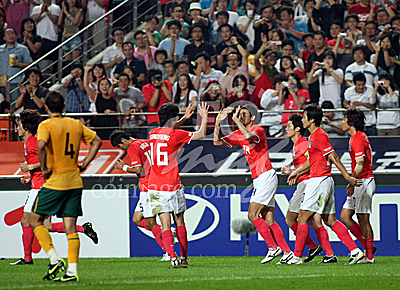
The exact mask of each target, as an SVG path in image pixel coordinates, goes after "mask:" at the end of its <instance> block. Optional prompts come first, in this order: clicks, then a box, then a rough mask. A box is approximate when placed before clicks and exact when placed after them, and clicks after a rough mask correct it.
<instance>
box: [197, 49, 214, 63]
mask: <svg viewBox="0 0 400 290" xmlns="http://www.w3.org/2000/svg"><path fill="white" fill-rule="evenodd" d="M200 57H202V58H204V60H205V61H207V60H208V61H209V62H210V63H211V57H210V55H209V54H208V53H207V52H205V51H203V52H200V53H198V54H196V56H195V60H197V59H199V58H200Z"/></svg>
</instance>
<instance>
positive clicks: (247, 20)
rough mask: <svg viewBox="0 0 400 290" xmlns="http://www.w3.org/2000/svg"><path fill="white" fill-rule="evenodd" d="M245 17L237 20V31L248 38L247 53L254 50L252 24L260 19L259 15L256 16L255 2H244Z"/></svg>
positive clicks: (250, 0) (248, 0) (252, 0)
mask: <svg viewBox="0 0 400 290" xmlns="http://www.w3.org/2000/svg"><path fill="white" fill-rule="evenodd" d="M244 5H245V8H246V15H244V16H240V17H239V20H238V27H239V29H240V30H241V31H242V32H243V33H245V34H246V35H247V36H248V37H249V43H248V44H247V45H248V48H249V51H253V49H254V34H255V30H254V27H253V22H254V21H257V20H259V19H260V15H257V14H256V1H254V0H246V1H245V4H244Z"/></svg>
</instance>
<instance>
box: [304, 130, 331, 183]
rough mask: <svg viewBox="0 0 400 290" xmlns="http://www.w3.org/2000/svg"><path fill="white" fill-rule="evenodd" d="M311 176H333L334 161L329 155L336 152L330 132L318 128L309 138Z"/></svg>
mask: <svg viewBox="0 0 400 290" xmlns="http://www.w3.org/2000/svg"><path fill="white" fill-rule="evenodd" d="M308 142H309V144H308V153H309V160H310V177H321V176H331V169H332V163H331V161H330V160H329V159H328V157H327V155H328V154H329V153H332V152H334V151H335V150H334V149H333V147H332V145H331V142H330V141H329V137H328V134H326V132H325V131H324V130H322V129H321V128H317V130H315V131H314V133H312V134H311V136H310V138H309V139H308Z"/></svg>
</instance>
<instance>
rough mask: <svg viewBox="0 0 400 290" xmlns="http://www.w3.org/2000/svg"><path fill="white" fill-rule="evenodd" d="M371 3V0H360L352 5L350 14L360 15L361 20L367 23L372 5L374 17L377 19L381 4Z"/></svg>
mask: <svg viewBox="0 0 400 290" xmlns="http://www.w3.org/2000/svg"><path fill="white" fill-rule="evenodd" d="M371 3H372V1H371V0H360V2H359V3H357V4H354V5H352V6H350V8H349V14H352V13H354V14H356V15H357V16H358V18H359V20H360V22H362V23H367V21H368V20H369V19H368V17H369V14H370V10H371V6H373V7H374V9H373V10H374V12H373V19H374V20H376V11H377V10H378V8H379V6H378V5H376V4H373V3H372V5H371Z"/></svg>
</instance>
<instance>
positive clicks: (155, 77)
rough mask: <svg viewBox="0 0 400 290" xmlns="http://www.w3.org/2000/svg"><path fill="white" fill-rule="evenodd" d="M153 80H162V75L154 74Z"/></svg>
mask: <svg viewBox="0 0 400 290" xmlns="http://www.w3.org/2000/svg"><path fill="white" fill-rule="evenodd" d="M154 80H155V81H157V82H161V81H162V76H161V75H155V76H154Z"/></svg>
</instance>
